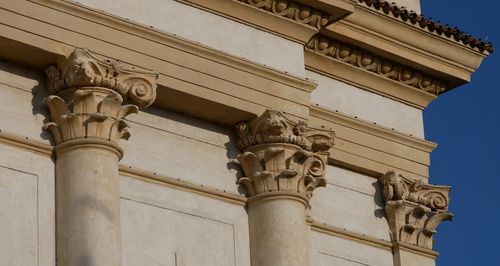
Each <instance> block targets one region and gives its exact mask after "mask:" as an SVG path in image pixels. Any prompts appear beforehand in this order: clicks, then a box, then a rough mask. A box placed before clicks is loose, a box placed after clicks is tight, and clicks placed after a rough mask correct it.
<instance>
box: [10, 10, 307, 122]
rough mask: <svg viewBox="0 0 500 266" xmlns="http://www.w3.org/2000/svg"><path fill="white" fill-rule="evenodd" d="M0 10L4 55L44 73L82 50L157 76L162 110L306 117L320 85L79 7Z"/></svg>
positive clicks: (223, 117) (221, 117) (228, 116)
mask: <svg viewBox="0 0 500 266" xmlns="http://www.w3.org/2000/svg"><path fill="white" fill-rule="evenodd" d="M0 7H1V9H0V23H1V24H0V40H1V42H0V43H1V44H2V46H3V47H16V48H15V49H1V50H0V57H1V58H4V59H7V60H10V61H13V62H17V63H20V64H23V65H27V66H30V67H33V68H37V69H40V70H41V69H43V68H45V67H46V66H47V65H49V64H54V63H55V62H57V61H58V60H60V59H61V58H64V57H66V56H68V55H69V54H70V53H71V52H72V51H73V49H74V48H75V47H83V48H87V49H89V50H91V51H92V52H94V53H96V54H99V55H102V56H106V57H110V58H114V59H118V60H120V61H123V62H125V63H128V64H131V65H135V66H138V67H141V68H146V69H154V70H156V71H159V72H160V77H159V80H158V85H159V88H158V96H157V99H156V102H155V105H157V106H159V107H162V108H168V109H171V110H175V111H178V112H182V113H186V114H188V115H192V116H195V117H199V118H202V119H206V120H209V121H214V122H216V123H220V124H226V125H233V124H234V123H236V122H239V121H242V120H249V119H251V118H253V117H255V116H257V115H259V114H261V113H262V112H263V111H264V110H266V109H268V108H280V109H282V110H283V111H284V112H286V113H288V114H290V115H292V116H293V117H295V118H297V119H307V117H308V112H309V105H310V102H309V93H310V92H311V91H312V90H314V88H315V87H316V84H315V83H313V82H311V81H309V80H307V79H304V78H301V77H297V76H293V75H290V74H288V73H286V72H282V71H279V70H275V69H273V68H270V67H267V66H264V65H260V64H257V63H254V62H250V61H248V60H245V59H242V58H238V57H235V56H231V55H228V54H226V53H223V52H221V51H218V50H215V49H212V48H209V47H206V46H203V45H200V44H196V43H193V42H190V41H187V40H184V39H182V38H179V37H176V36H173V35H170V34H167V33H164V32H161V31H159V30H156V29H152V28H151V27H147V26H144V25H139V24H137V23H132V22H130V21H127V20H124V19H121V18H117V17H115V16H112V15H109V14H107V13H103V12H99V11H96V10H93V9H90V8H87V7H84V6H81V5H79V4H77V3H74V2H66V1H50V0H31V1H21V2H15V3H14V2H11V1H7V2H1V3H0ZM28 10H29V12H28ZM11 51H15V52H11ZM33 58H35V59H36V60H33Z"/></svg>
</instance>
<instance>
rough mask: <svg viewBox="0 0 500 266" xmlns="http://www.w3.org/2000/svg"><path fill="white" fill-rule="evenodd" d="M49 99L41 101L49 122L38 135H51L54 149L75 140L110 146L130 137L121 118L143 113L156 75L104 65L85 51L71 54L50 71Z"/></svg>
mask: <svg viewBox="0 0 500 266" xmlns="http://www.w3.org/2000/svg"><path fill="white" fill-rule="evenodd" d="M46 73H47V76H48V88H49V93H50V94H51V95H50V96H49V97H47V98H46V99H45V101H46V103H47V105H48V107H49V110H50V119H51V122H49V123H47V124H45V126H44V129H45V130H48V131H50V132H51V133H52V136H53V138H54V142H55V144H56V145H59V144H61V143H65V142H68V141H71V140H77V139H97V140H103V141H112V143H114V145H115V146H117V144H118V141H119V140H120V139H128V138H129V136H130V133H129V132H128V130H127V127H128V126H127V123H126V122H125V120H124V118H125V117H126V116H127V115H129V114H131V113H137V112H138V107H137V106H136V105H132V104H129V105H123V102H124V100H125V99H127V98H128V99H130V100H131V101H132V102H133V103H135V104H137V105H139V106H141V107H146V106H149V105H150V104H152V103H153V101H154V99H155V96H156V79H157V77H158V75H157V74H156V73H154V72H151V71H147V70H139V69H136V68H135V67H132V66H126V65H124V64H122V63H120V62H118V61H115V60H111V59H104V58H100V57H97V56H95V55H93V54H91V53H90V52H89V51H88V50H85V49H75V51H74V52H73V53H72V54H71V55H70V56H69V58H68V59H67V60H66V61H64V62H63V63H62V64H60V65H59V67H55V66H50V67H49V68H47V70H46Z"/></svg>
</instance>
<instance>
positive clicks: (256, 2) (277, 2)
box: [238, 0, 331, 29]
mask: <svg viewBox="0 0 500 266" xmlns="http://www.w3.org/2000/svg"><path fill="white" fill-rule="evenodd" d="M238 1H240V2H243V3H245V4H247V5H250V6H253V7H255V8H259V9H262V10H264V11H267V12H270V13H272V14H275V15H278V16H280V17H284V18H288V19H291V20H294V21H296V22H298V23H301V24H306V25H309V26H311V27H314V28H316V29H321V28H322V27H324V26H326V25H327V24H329V23H330V22H331V18H330V15H328V14H327V13H325V12H323V11H321V10H318V9H314V8H312V7H309V6H307V5H304V4H301V3H298V2H295V1H291V0H238Z"/></svg>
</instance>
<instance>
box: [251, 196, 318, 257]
mask: <svg viewBox="0 0 500 266" xmlns="http://www.w3.org/2000/svg"><path fill="white" fill-rule="evenodd" d="M304 203H305V201H303V200H301V199H299V198H292V197H285V196H274V197H267V198H263V199H260V200H256V201H252V202H251V203H249V204H248V212H249V226H250V232H251V235H250V250H251V259H252V265H255V266H257V265H258V266H306V265H311V263H310V239H309V233H308V232H307V230H308V227H307V224H306V219H305V217H306V213H305V211H306V209H305V208H306V206H305V205H304Z"/></svg>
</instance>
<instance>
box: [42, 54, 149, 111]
mask: <svg viewBox="0 0 500 266" xmlns="http://www.w3.org/2000/svg"><path fill="white" fill-rule="evenodd" d="M46 73H47V78H48V90H49V94H60V93H62V92H63V91H65V90H67V89H73V88H81V87H101V88H108V89H111V90H114V91H116V92H117V93H119V94H120V95H121V96H122V97H123V99H124V100H130V101H131V102H132V103H134V104H136V105H138V106H139V107H147V106H149V105H151V104H152V103H153V102H154V100H155V97H156V80H157V79H158V73H156V72H153V71H150V70H145V69H140V68H137V67H134V66H131V65H126V64H124V63H122V62H120V61H117V60H114V59H109V58H104V57H100V56H97V55H95V54H92V53H91V52H90V51H88V50H86V49H81V48H76V49H75V51H73V53H72V54H71V55H70V56H69V57H68V58H67V59H66V60H64V61H63V62H61V63H60V64H59V65H58V66H50V67H48V68H47V70H46Z"/></svg>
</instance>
